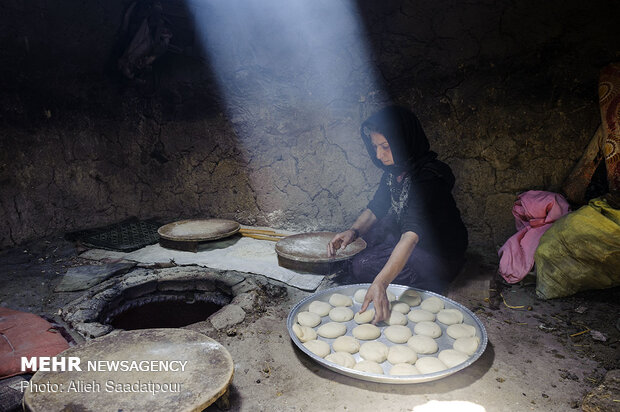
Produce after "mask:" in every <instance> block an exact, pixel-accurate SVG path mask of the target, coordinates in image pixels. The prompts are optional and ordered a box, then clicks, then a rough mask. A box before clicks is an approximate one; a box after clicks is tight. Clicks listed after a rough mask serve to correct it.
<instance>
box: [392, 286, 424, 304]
mask: <svg viewBox="0 0 620 412" xmlns="http://www.w3.org/2000/svg"><path fill="white" fill-rule="evenodd" d="M398 300H400V301H401V302H405V303H406V304H407V305H409V306H418V305H419V304H420V302H422V296H420V294H419V293H418V291H416V290H413V289H407V290H406V291H404V292H403V293H401V295H400V297H399V298H398Z"/></svg>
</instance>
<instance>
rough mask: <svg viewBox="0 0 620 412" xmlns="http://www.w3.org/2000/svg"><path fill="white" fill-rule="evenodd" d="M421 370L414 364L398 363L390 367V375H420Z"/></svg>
mask: <svg viewBox="0 0 620 412" xmlns="http://www.w3.org/2000/svg"><path fill="white" fill-rule="evenodd" d="M419 374H420V371H419V370H418V368H416V367H415V366H413V365H410V364H408V363H397V364H396V365H394V366H392V369H390V375H393V376H403V375H419Z"/></svg>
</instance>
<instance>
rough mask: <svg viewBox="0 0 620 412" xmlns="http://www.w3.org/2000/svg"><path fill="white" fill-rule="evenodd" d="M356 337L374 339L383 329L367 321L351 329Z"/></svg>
mask: <svg viewBox="0 0 620 412" xmlns="http://www.w3.org/2000/svg"><path fill="white" fill-rule="evenodd" d="M351 333H352V334H353V336H354V337H356V338H357V339H361V340H373V339H377V338H378V337H379V336H381V329H379V328H378V327H376V326H375V325H371V324H370V323H365V324H363V325H359V326H356V327H354V328H353V330H352V331H351Z"/></svg>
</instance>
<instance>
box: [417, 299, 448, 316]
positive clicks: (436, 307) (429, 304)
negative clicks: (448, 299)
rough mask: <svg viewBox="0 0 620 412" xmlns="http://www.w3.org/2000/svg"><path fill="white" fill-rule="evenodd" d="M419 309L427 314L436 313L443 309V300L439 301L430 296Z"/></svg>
mask: <svg viewBox="0 0 620 412" xmlns="http://www.w3.org/2000/svg"><path fill="white" fill-rule="evenodd" d="M420 307H421V308H422V309H424V310H428V311H429V312H432V313H437V312H439V311H440V310H442V309H443V308H444V304H443V300H441V299H439V298H438V297H437V296H431V297H430V298H426V299H424V300H423V301H422V303H421V304H420Z"/></svg>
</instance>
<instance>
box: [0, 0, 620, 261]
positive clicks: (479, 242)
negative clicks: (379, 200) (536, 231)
mask: <svg viewBox="0 0 620 412" xmlns="http://www.w3.org/2000/svg"><path fill="white" fill-rule="evenodd" d="M217 3H218V2H215V1H212V0H207V1H204V2H196V1H189V2H188V3H184V2H182V1H180V0H179V1H176V0H169V1H167V2H166V1H162V5H163V7H164V12H166V10H168V11H170V10H175V12H174V13H176V14H175V15H174V16H173V17H174V18H175V19H176V23H175V24H176V26H175V30H176V34H177V35H178V36H181V33H183V36H185V43H184V45H183V46H184V47H185V49H183V50H177V51H176V52H167V53H166V54H164V55H163V56H162V57H161V58H159V59H158V60H156V61H155V63H153V65H152V70H148V71H145V72H144V73H142V74H141V76H140V78H139V79H137V80H136V79H134V80H131V81H130V80H128V79H125V78H123V76H121V75H120V74H119V72H118V70H116V60H115V59H116V58H117V57H118V55H117V54H115V52H116V51H117V49H116V47H117V45H118V44H119V43H118V42H119V27H120V25H121V22H122V18H123V13H124V11H125V10H126V7H127V3H124V2H122V1H120V0H119V1H106V2H90V1H89V2H79V1H71V0H66V1H51V0H38V1H34V0H30V1H18V0H10V1H5V2H2V4H1V5H0V15H1V16H3V17H1V19H2V20H3V24H2V25H1V26H0V36H1V44H3V46H2V49H1V50H0V59H1V60H0V71H1V74H2V75H1V76H0V85H1V87H2V93H1V97H0V139H1V145H2V151H1V152H0V221H2V222H4V223H5V228H4V230H2V231H0V247H9V246H13V245H16V244H20V243H22V242H24V241H26V240H28V239H32V238H38V237H43V236H48V235H52V234H58V233H62V232H64V231H69V230H74V229H80V228H87V227H94V226H97V225H103V224H107V223H112V222H115V221H119V220H122V219H124V218H126V217H129V216H138V217H140V218H151V217H157V218H160V219H161V220H163V221H169V220H172V219H178V218H191V217H206V216H217V217H224V218H232V219H236V220H238V221H239V222H241V223H244V224H258V225H269V226H273V227H276V228H286V229H297V230H339V229H343V228H346V227H347V226H348V225H350V224H351V223H352V222H353V221H354V219H355V218H356V216H357V215H358V214H359V213H360V211H361V210H363V208H364V207H365V205H366V203H367V201H368V199H369V198H370V197H371V196H372V194H373V192H374V189H375V188H376V185H377V183H378V181H379V177H380V172H379V170H377V169H376V168H374V166H373V165H372V163H371V162H370V160H369V158H368V154H367V153H366V151H365V149H364V147H363V146H362V144H361V141H360V139H359V124H360V122H361V121H363V119H364V118H365V117H366V116H368V115H369V114H371V113H372V112H373V111H374V110H376V109H378V108H380V107H382V106H383V105H385V104H388V103H390V102H396V103H399V104H403V105H407V106H409V107H412V108H413V109H414V110H415V111H416V112H417V114H418V115H419V117H420V119H421V121H422V124H423V125H424V127H425V130H426V133H427V135H428V136H429V139H430V141H431V147H432V148H433V150H435V151H436V152H437V153H439V157H440V159H442V160H444V161H446V162H447V163H448V164H450V165H451V166H452V168H453V171H454V173H455V175H456V178H457V183H456V187H455V188H454V191H453V193H454V195H455V198H456V200H457V203H458V205H459V207H460V209H461V212H462V214H463V217H464V220H465V223H466V225H467V227H468V228H469V232H470V249H471V251H472V252H473V253H479V254H482V255H485V256H493V255H494V254H495V251H496V248H497V247H498V245H501V244H502V243H503V242H504V241H505V240H506V239H507V237H509V236H510V235H511V234H512V233H513V232H514V222H513V217H512V215H511V207H512V203H513V201H514V199H515V196H516V195H517V194H518V193H519V192H522V191H525V190H529V189H543V190H553V191H558V190H559V185H560V184H561V182H562V181H563V179H564V178H565V177H566V175H567V174H568V173H569V171H570V169H571V168H572V166H573V165H574V164H575V163H576V161H577V159H578V158H579V157H580V155H581V154H582V152H583V150H584V148H585V146H586V145H587V143H588V141H589V140H590V138H591V137H592V136H593V134H594V132H595V131H596V129H597V127H598V125H599V123H600V114H599V108H598V104H597V103H598V99H597V79H598V72H599V70H600V68H601V67H603V66H604V65H605V64H607V63H609V62H611V61H614V60H617V59H619V58H620V45H619V39H620V25H618V24H617V22H616V20H615V17H614V16H617V15H618V14H617V11H618V10H617V8H618V6H617V5H616V4H615V2H613V1H600V0H599V1H594V2H581V1H546V2H535V1H525V2H512V1H501V0H500V1H482V0H480V1H467V2H465V1H447V0H442V1H436V2H426V1H387V2H374V1H369V0H368V1H358V2H351V3H350V4H351V5H352V6H353V8H352V15H354V16H356V17H357V18H359V21H361V22H362V26H361V29H360V31H355V30H351V29H347V28H341V27H340V26H339V25H338V20H337V19H336V18H334V16H331V15H330V14H329V10H328V9H327V8H328V6H327V5H328V4H329V2H328V1H319V2H302V3H304V4H305V3H308V4H306V7H311V11H312V12H311V13H309V14H308V17H307V18H308V20H310V23H313V24H315V26H316V33H320V36H322V38H323V39H324V40H326V44H329V45H330V47H323V48H322V47H313V46H312V44H309V45H308V50H309V53H311V57H312V58H313V59H316V58H317V57H320V56H322V57H323V58H326V59H327V60H329V61H336V62H337V63H338V66H337V67H338V70H336V71H335V72H334V73H325V72H322V71H321V70H320V69H317V66H315V65H312V64H305V63H303V62H298V61H295V62H290V61H287V60H286V59H284V60H283V59H282V53H283V50H282V49H279V48H277V47H260V45H261V44H266V43H269V42H270V41H272V40H273V36H274V33H273V30H272V28H273V25H272V24H271V23H272V22H271V21H270V20H269V19H267V20H265V21H263V22H262V23H261V24H256V25H253V26H252V27H249V28H248V27H247V26H244V25H242V24H239V26H238V27H233V28H232V31H231V32H229V33H228V32H226V33H228V34H226V35H222V36H221V37H219V38H214V37H213V36H211V37H210V38H209V39H205V38H204V36H201V35H200V33H199V30H198V29H196V27H195V24H193V23H192V21H191V19H189V18H188V16H189V15H190V14H191V13H190V12H192V11H195V10H198V11H201V12H203V13H204V14H205V16H211V17H212V18H211V20H209V24H212V25H216V24H217V21H218V19H219V20H222V19H223V17H222V16H218V15H217V9H216V8H215V5H216V4H217ZM232 4H233V5H234V6H235V7H237V11H240V10H243V11H244V13H246V14H248V13H250V14H251V13H256V12H257V10H259V9H260V7H259V6H258V5H260V3H256V2H254V1H250V0H246V1H245V2H241V1H238V2H232ZM179 10H181V11H179ZM242 14H243V13H242ZM205 18H207V17H205ZM198 21H199V22H200V21H201V20H198ZM198 24H200V23H198ZM223 30H225V28H222V30H220V33H224V31H223ZM229 30H230V28H229ZM243 30H246V35H249V36H250V38H251V39H252V44H248V43H244V42H243V40H242V39H243V37H238V36H235V35H234V33H240V32H241V31H243ZM230 33H232V34H230ZM192 35H193V36H194V37H193V40H187V39H188V38H192ZM317 35H318V34H317ZM181 37H182V36H181ZM332 38H333V40H334V41H330V40H331V39H332ZM360 38H363V39H364V43H365V44H366V45H368V51H369V54H368V55H361V54H359V53H356V52H352V45H353V44H357V41H358V40H359V39H360ZM343 39H344V40H343ZM336 40H338V41H336ZM208 41H215V42H219V45H220V46H222V45H224V46H228V47H224V48H220V49H218V50H219V51H218V53H219V54H215V55H213V54H211V55H210V54H209V53H205V52H203V51H202V49H203V45H205V44H206V43H208ZM227 42H229V43H227ZM269 44H273V43H269ZM222 62H224V63H225V64H223V65H222V66H221V67H220V66H218V65H219V63H222ZM222 67H224V70H222ZM326 76H329V78H330V79H332V81H331V82H327V83H326V81H325V78H326ZM333 79H335V80H333ZM317 90H318V92H317ZM321 93H324V94H325V95H324V96H323V95H321ZM317 94H318V95H317ZM325 102H327V103H325Z"/></svg>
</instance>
